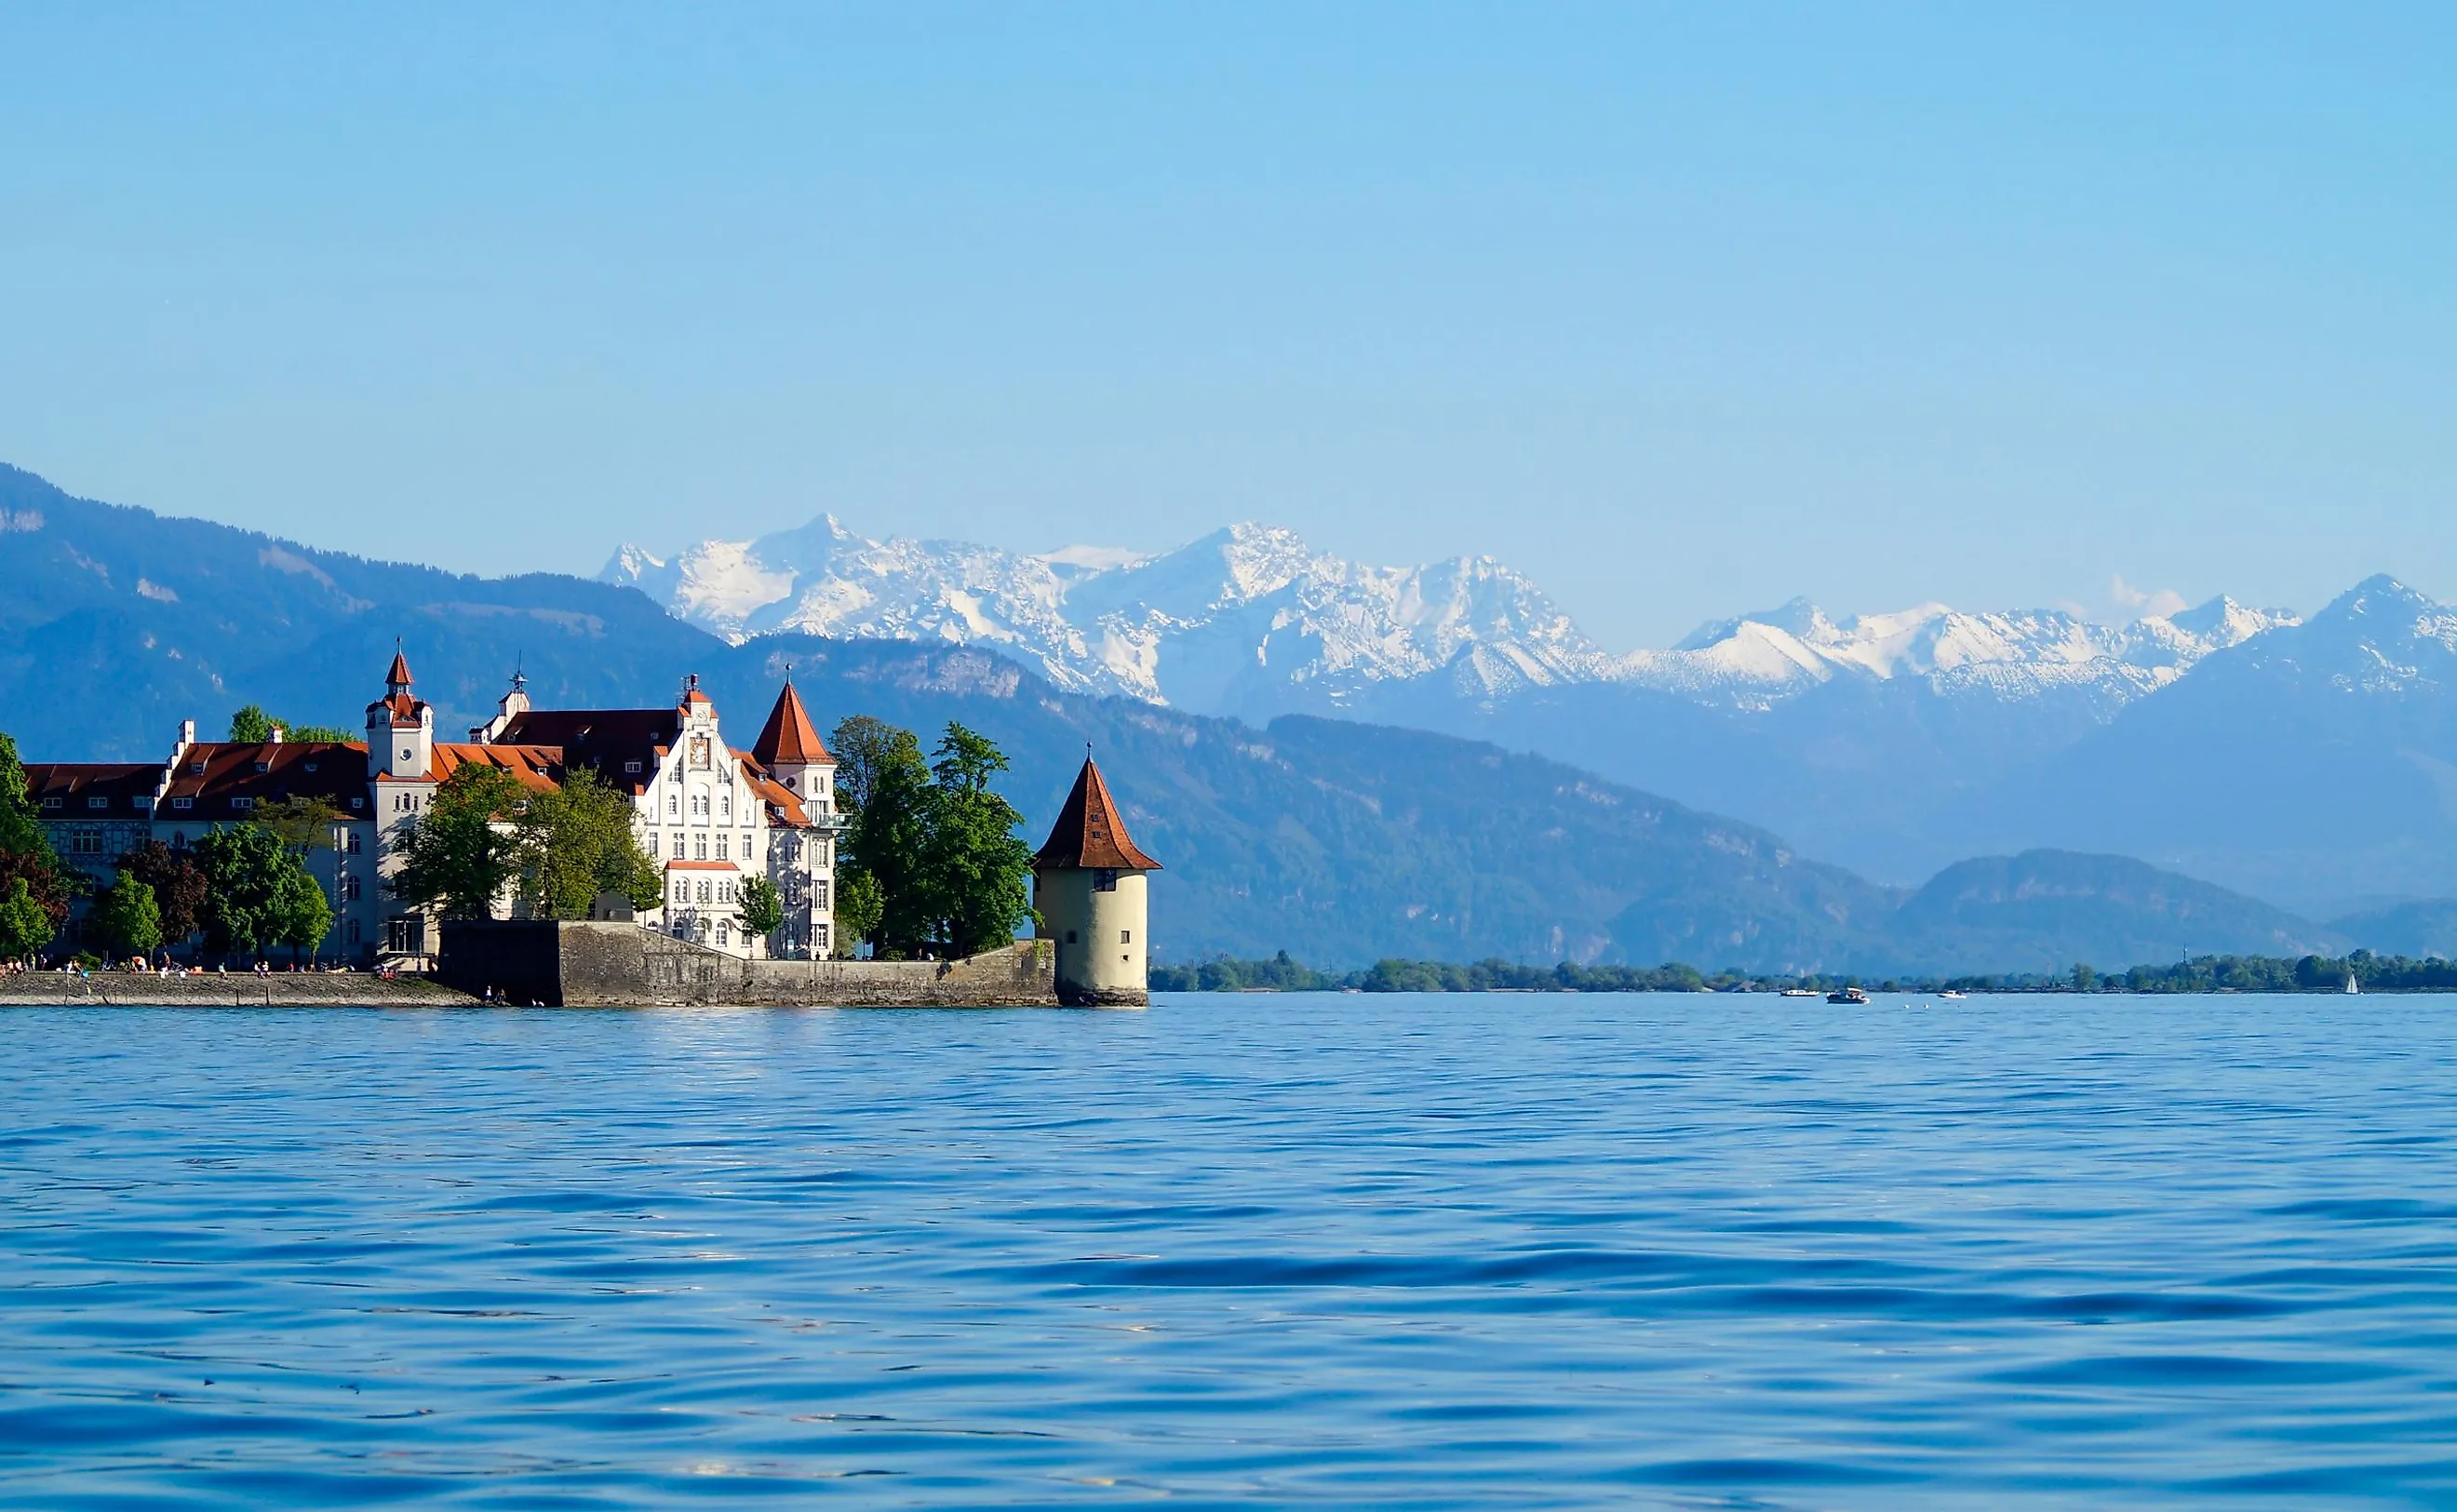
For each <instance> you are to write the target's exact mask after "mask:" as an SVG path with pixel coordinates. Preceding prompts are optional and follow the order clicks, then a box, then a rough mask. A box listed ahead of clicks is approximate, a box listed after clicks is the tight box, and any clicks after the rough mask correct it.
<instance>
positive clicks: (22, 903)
mask: <svg viewBox="0 0 2457 1512" xmlns="http://www.w3.org/2000/svg"><path fill="white" fill-rule="evenodd" d="M53 932H54V931H53V930H52V916H51V914H50V913H49V912H47V911H46V910H45V909H44V908H43V906H42V904H41V903H40V902H39V901H37V900H36V899H35V897H34V894H33V891H32V889H31V888H29V887H28V886H27V884H26V879H25V878H24V877H11V878H10V879H9V890H8V892H7V894H6V895H5V896H0V960H9V961H26V960H31V959H33V957H34V956H35V955H36V954H37V953H39V952H40V951H41V950H42V949H43V947H44V946H46V945H49V944H51V943H52V933H53Z"/></svg>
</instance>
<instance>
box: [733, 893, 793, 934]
mask: <svg viewBox="0 0 2457 1512" xmlns="http://www.w3.org/2000/svg"><path fill="white" fill-rule="evenodd" d="M736 896H737V899H738V911H739V912H740V914H741V917H742V931H743V932H744V933H745V934H748V935H751V936H753V937H754V938H755V939H762V940H764V939H767V938H768V937H769V936H770V935H772V934H774V933H775V932H776V931H777V930H781V929H783V928H784V927H785V900H784V899H783V898H782V897H781V896H779V895H778V894H777V891H776V884H774V883H773V882H771V881H769V880H768V879H767V878H766V877H748V878H745V879H744V880H743V883H742V888H741V890H740V891H739V893H738V894H737V895H736Z"/></svg>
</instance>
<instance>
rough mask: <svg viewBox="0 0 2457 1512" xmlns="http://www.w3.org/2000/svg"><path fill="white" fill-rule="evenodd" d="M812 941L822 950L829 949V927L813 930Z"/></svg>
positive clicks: (823, 926) (821, 926)
mask: <svg viewBox="0 0 2457 1512" xmlns="http://www.w3.org/2000/svg"><path fill="white" fill-rule="evenodd" d="M811 939H812V941H813V942H814V943H815V944H816V945H817V946H818V948H819V949H820V950H826V949H827V948H828V927H827V926H826V925H824V924H822V925H819V926H817V927H816V928H815V929H813V930H811Z"/></svg>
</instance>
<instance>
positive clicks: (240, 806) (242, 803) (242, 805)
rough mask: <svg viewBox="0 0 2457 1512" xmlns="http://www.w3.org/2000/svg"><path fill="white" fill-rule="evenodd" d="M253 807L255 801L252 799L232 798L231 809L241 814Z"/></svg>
mask: <svg viewBox="0 0 2457 1512" xmlns="http://www.w3.org/2000/svg"><path fill="white" fill-rule="evenodd" d="M231 807H232V808H233V809H235V810H239V811H242V812H243V811H245V810H247V809H250V808H253V807H256V800H255V799H253V798H234V799H232V800H231Z"/></svg>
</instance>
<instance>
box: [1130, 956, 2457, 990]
mask: <svg viewBox="0 0 2457 1512" xmlns="http://www.w3.org/2000/svg"><path fill="white" fill-rule="evenodd" d="M2349 976H2351V977H2353V978H2354V980H2355V982H2356V984H2357V985H2358V986H2359V987H2361V988H2362V989H2363V991H2366V992H2451V991H2457V963H2451V962H2448V961H2445V960H2443V959H2441V958H2440V957H2439V956H2436V955H2435V956H2429V957H2426V958H2424V959H2422V960H2414V959H2411V958H2409V957H2406V956H2403V955H2374V954H2373V953H2371V952H2370V951H2369V950H2357V951H2355V952H2354V953H2353V954H2352V955H2345V956H2331V955H2306V956H2302V957H2301V958H2296V957H2289V956H2280V955H2200V956H2195V957H2194V958H2193V959H2192V960H2190V961H2179V962H2178V963H2177V964H2175V965H2173V966H2137V967H2134V968H2133V969H2132V970H2130V971H2116V972H2104V971H2097V970H2095V969H2094V968H2092V967H2089V966H2075V967H2074V968H2073V969H2072V970H2070V971H2062V972H2045V971H2039V972H2000V973H1995V974H1989V975H1976V976H1889V977H1882V978H1880V977H1872V976H1860V975H1816V974H1812V975H1806V976H1786V975H1766V974H1763V973H1753V972H1747V971H1713V972H1708V971H1700V970H1698V969H1697V968H1696V967H1694V966H1685V965H1683V964H1682V963H1681V962H1678V961H1668V962H1666V963H1664V964H1663V965H1662V966H1655V967H1643V966H1580V965H1578V964H1576V963H1575V962H1570V961H1563V962H1561V963H1560V964H1559V965H1557V966H1524V965H1518V964H1515V963H1513V962H1509V961H1504V960H1499V959H1490V960H1483V961H1476V962H1471V963H1469V964H1467V965H1464V966H1462V965H1459V964H1457V963H1456V962H1451V961H1403V960H1395V959H1394V960H1382V961H1376V962H1374V963H1373V965H1372V966H1370V967H1367V968H1366V969H1364V970H1363V971H1343V972H1334V971H1315V970H1314V969H1313V968H1312V967H1310V966H1308V965H1306V964H1305V963H1304V962H1302V961H1295V960H1290V958H1289V952H1288V951H1286V950H1282V951H1281V952H1280V953H1279V954H1277V955H1275V956H1272V957H1271V958H1270V959H1269V960H1261V961H1247V960H1237V959H1234V958H1232V957H1229V956H1217V957H1214V958H1213V959H1211V960H1208V961H1202V962H1198V963H1196V964H1194V965H1192V966H1155V967H1153V968H1152V969H1151V985H1152V989H1153V991H1162V992H1344V991H1358V992H1774V991H1784V990H1785V989H1787V988H1806V989H1808V990H1810V991H1820V992H1830V991H1835V990H1836V989H1838V988H1845V987H1859V988H1865V989H1867V990H1869V991H1874V992H1939V991H1959V992H2343V991H2345V986H2346V979H2347V978H2348V977H2349Z"/></svg>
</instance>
